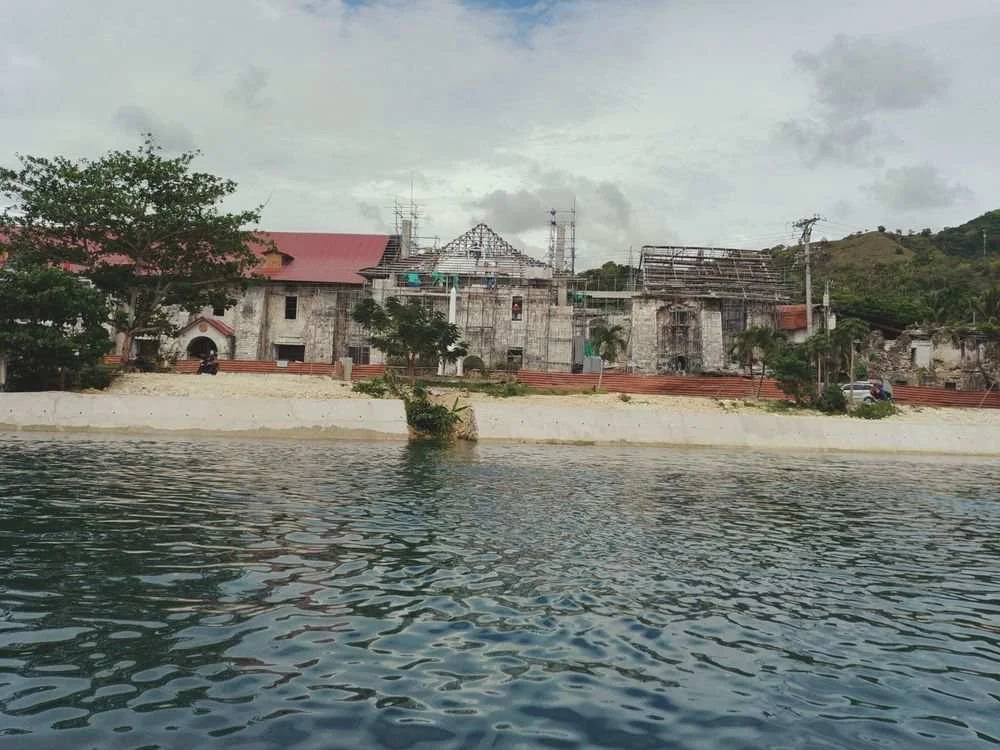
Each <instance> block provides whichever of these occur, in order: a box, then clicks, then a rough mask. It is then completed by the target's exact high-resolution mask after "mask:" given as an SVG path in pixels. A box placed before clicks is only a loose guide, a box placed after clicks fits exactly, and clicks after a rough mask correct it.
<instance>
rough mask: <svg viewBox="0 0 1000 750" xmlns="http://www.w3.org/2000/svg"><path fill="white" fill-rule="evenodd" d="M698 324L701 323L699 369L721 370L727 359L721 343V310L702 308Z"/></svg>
mask: <svg viewBox="0 0 1000 750" xmlns="http://www.w3.org/2000/svg"><path fill="white" fill-rule="evenodd" d="M699 324H700V325H701V369H702V370H703V371H713V370H716V371H717V370H721V369H722V368H723V367H724V366H725V364H726V360H727V357H726V356H725V351H724V350H723V345H722V312H721V311H719V310H702V311H701V314H700V316H699Z"/></svg>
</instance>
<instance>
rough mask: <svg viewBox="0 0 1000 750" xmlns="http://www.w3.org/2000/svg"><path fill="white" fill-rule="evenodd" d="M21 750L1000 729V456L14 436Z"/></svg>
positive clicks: (5, 546)
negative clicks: (998, 461) (991, 459)
mask: <svg viewBox="0 0 1000 750" xmlns="http://www.w3.org/2000/svg"><path fill="white" fill-rule="evenodd" d="M0 448H2V451H0V477H2V478H0V490H2V496H3V498H4V500H3V502H2V505H0V738H2V745H3V747H4V748H5V750H6V748H12V749H16V748H18V747H25V748H29V747H30V748H32V750H36V749H37V748H39V747H44V748H89V747H96V748H175V747H176V748H191V747H218V748H226V747H233V748H324V749H326V748H339V747H343V748H359V747H365V748H368V747H372V748H375V747H385V748H418V747H454V748H487V747H489V748H525V747H552V748H591V747H605V748H619V747H621V748H727V749H728V748H757V747H784V748H798V747H801V748H826V747H829V748H833V747H866V746H872V747H875V746H877V747H881V748H885V747H897V748H911V747H934V748H940V747H974V746H977V745H979V746H986V745H993V744H1000V719H998V717H1000V705H998V704H1000V554H998V553H1000V533H998V532H1000V467H998V466H996V465H995V464H991V463H986V462H971V461H963V460H950V459H949V460H944V459H940V460H939V459H926V458H921V459H912V460H893V461H887V460H885V459H876V458H872V457H865V456H822V457H817V456H784V457H779V456H774V455H767V456H764V455H754V454H749V453H736V454H732V453H725V454H724V453H713V452H697V451H663V450H617V449H586V448H573V449H567V448H556V447H546V448H538V447H531V448H521V447H512V446H504V447H486V448H483V447H480V448H469V447H459V448H455V449H450V450H440V449H431V448H421V447H400V446H386V445H380V444H354V443H335V444H324V443H298V442H291V441H289V442H283V441H269V442H254V441H239V440H203V441H186V440H166V439H164V440H138V441H135V440H124V439H115V438H100V439H95V438H90V437H66V436H60V437H57V438H49V437H45V436H28V437H21V436H10V435H8V436H3V437H0Z"/></svg>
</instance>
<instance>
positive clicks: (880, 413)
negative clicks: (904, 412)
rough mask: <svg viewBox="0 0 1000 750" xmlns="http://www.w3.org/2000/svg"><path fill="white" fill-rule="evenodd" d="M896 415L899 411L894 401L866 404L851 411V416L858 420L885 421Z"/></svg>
mask: <svg viewBox="0 0 1000 750" xmlns="http://www.w3.org/2000/svg"><path fill="white" fill-rule="evenodd" d="M894 414H899V409H897V408H896V405H895V404H894V403H892V401H875V402H866V403H863V404H860V405H859V406H858V407H857V408H856V409H853V410H852V411H851V416H852V417H857V418H858V419H885V418H886V417H891V416H893V415H894Z"/></svg>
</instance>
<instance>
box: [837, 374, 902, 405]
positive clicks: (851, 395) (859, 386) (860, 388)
mask: <svg viewBox="0 0 1000 750" xmlns="http://www.w3.org/2000/svg"><path fill="white" fill-rule="evenodd" d="M840 390H842V391H843V392H844V397H845V398H846V399H847V403H849V404H850V403H855V404H857V403H868V404H870V403H872V402H873V401H875V399H874V398H873V397H872V381H870V380H858V381H857V382H854V383H845V384H844V385H842V386H840ZM882 390H883V391H885V393H886V394H888V396H889V400H890V401H891V400H892V388H890V387H889V386H888V385H886V384H885V383H883V384H882Z"/></svg>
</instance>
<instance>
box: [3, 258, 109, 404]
mask: <svg viewBox="0 0 1000 750" xmlns="http://www.w3.org/2000/svg"><path fill="white" fill-rule="evenodd" d="M107 320H108V308H107V304H106V302H105V298H104V295H103V294H101V293H100V292H99V291H98V290H96V289H94V287H93V286H92V285H91V284H90V283H89V282H88V281H87V280H86V279H83V278H80V277H79V276H77V275H75V274H72V273H69V272H67V271H64V270H63V269H61V268H57V267H53V266H50V265H42V264H37V263H27V262H19V263H15V264H8V265H6V266H4V267H3V268H2V269H0V359H2V360H3V361H4V364H5V365H6V368H5V369H6V370H7V372H6V375H7V382H8V383H9V384H10V385H11V386H12V387H13V388H15V389H17V390H36V389H44V388H53V387H56V386H62V385H65V383H66V382H67V379H68V378H70V377H72V376H74V375H76V374H78V373H80V372H81V371H82V370H84V369H86V368H88V367H93V366H94V365H96V364H97V363H98V361H100V359H101V357H102V356H103V355H104V354H105V353H106V352H107V351H108V349H109V348H110V346H111V342H110V340H109V339H108V332H107V330H105V328H104V327H103V326H104V324H105V323H106V322H107ZM0 385H6V384H0Z"/></svg>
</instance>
